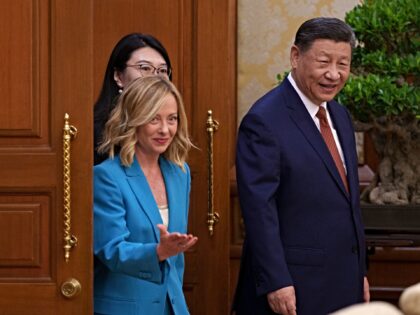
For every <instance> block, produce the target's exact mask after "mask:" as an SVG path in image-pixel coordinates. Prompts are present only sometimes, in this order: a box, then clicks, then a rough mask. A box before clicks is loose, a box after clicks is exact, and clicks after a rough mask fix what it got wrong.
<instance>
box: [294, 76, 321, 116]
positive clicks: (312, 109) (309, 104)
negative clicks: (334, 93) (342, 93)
mask: <svg viewBox="0 0 420 315" xmlns="http://www.w3.org/2000/svg"><path fill="white" fill-rule="evenodd" d="M287 79H288V80H289V82H290V84H291V85H292V86H293V88H294V89H295V90H296V92H297V94H298V95H299V97H300V99H301V100H302V102H303V105H305V107H306V109H307V111H308V113H309V114H310V115H311V117H312V119H314V118H315V115H316V113H317V112H318V110H319V106H318V105H316V104H315V103H314V102H312V101H311V100H310V99H309V98H308V97H307V96H306V95H305V94H303V92H302V91H301V90H300V89H299V87H298V86H297V84H296V81H295V80H294V79H293V77H292V73H291V72H290V73H289V75H288V76H287ZM320 106H322V107H324V108H325V109H327V102H322V103H321V105H320ZM327 112H328V111H327Z"/></svg>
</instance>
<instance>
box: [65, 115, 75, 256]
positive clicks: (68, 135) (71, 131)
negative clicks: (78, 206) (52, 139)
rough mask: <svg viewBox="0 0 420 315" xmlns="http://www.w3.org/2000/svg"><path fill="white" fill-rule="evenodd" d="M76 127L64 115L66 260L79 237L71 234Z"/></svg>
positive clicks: (67, 116)
mask: <svg viewBox="0 0 420 315" xmlns="http://www.w3.org/2000/svg"><path fill="white" fill-rule="evenodd" d="M76 135H77V129H76V127H74V126H72V125H70V124H69V114H67V113H66V114H64V128H63V184H64V185H63V186H64V191H63V199H64V200H63V201H64V246H63V247H64V259H65V261H66V262H68V261H69V259H70V250H71V249H72V248H73V247H74V246H76V245H77V237H76V236H74V235H72V234H71V177H70V167H71V165H70V160H71V155H70V152H71V150H70V148H71V147H70V142H71V140H72V139H74V138H76Z"/></svg>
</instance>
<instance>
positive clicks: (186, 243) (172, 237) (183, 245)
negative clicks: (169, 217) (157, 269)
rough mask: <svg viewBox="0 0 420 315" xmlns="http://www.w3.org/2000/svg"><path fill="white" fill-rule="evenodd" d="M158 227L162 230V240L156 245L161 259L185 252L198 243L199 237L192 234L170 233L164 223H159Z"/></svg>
mask: <svg viewBox="0 0 420 315" xmlns="http://www.w3.org/2000/svg"><path fill="white" fill-rule="evenodd" d="M157 227H158V229H159V232H160V242H159V244H158V246H157V247H156V252H157V255H158V258H159V261H163V260H165V259H167V258H169V257H171V256H175V255H178V254H179V253H182V252H185V251H186V250H188V249H189V248H191V247H192V246H194V244H195V243H197V240H198V238H197V237H196V236H194V235H192V234H181V233H178V232H175V233H169V232H168V230H167V228H166V226H164V225H163V224H158V225H157Z"/></svg>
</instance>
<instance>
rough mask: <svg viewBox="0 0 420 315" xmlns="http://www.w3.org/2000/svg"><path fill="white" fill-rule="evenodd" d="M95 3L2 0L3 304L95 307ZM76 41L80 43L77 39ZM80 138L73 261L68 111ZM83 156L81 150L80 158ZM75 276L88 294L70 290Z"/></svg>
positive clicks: (55, 309) (12, 309)
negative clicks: (66, 205)
mask: <svg viewBox="0 0 420 315" xmlns="http://www.w3.org/2000/svg"><path fill="white" fill-rule="evenodd" d="M91 12H92V9H91V4H90V3H89V1H85V0H78V1H71V2H70V1H64V0H56V1H40V0H33V1H29V0H17V1H2V2H1V4H0V25H1V27H0V28H1V32H0V42H1V46H2V48H3V49H2V50H1V51H0V58H1V60H2V63H1V64H0V71H1V73H2V74H3V75H2V76H1V78H0V87H1V89H2V91H3V94H4V95H3V96H4V97H2V101H1V102H0V112H1V115H0V314H7V315H13V314H25V313H30V314H64V315H66V314H76V312H77V313H79V314H80V313H82V314H88V313H91V312H92V302H91V294H92V285H91V283H92V272H91V270H92V258H91V257H92V250H91V242H92V237H91V224H92V218H91V204H92V197H91V193H92V189H91V166H92V154H91V150H92V149H91V146H92V140H91V134H92V131H91V130H92V126H91V125H92V123H91V121H92V114H91V113H90V111H86V110H85V109H86V108H90V107H91V104H92V102H93V100H92V91H91V90H92V79H90V78H91V77H92V71H91V70H90V69H91V68H92V66H91V58H89V57H90V56H91V54H92V41H91V37H92V32H91V29H92V27H91V23H92V22H91V19H90V14H91ZM75 47H77V49H74V48H75ZM66 112H67V113H69V114H70V119H71V123H72V124H74V125H75V126H77V127H78V129H79V136H78V138H77V140H74V141H73V143H72V153H73V157H74V159H73V160H72V161H71V187H72V191H71V193H72V195H71V206H72V213H71V214H72V220H71V225H72V234H74V235H77V237H78V239H79V242H78V246H77V247H76V248H74V249H73V250H72V252H71V256H70V261H69V262H68V263H66V262H65V261H64V250H63V226H64V222H63V153H62V147H63V144H62V143H63V126H64V113H66ZM75 157H77V158H75ZM69 277H74V278H77V279H78V280H79V281H80V283H81V284H82V294H80V295H79V296H78V297H76V298H74V299H66V298H65V297H64V296H62V295H61V293H60V287H61V284H62V283H63V282H64V281H65V280H66V279H67V278H69Z"/></svg>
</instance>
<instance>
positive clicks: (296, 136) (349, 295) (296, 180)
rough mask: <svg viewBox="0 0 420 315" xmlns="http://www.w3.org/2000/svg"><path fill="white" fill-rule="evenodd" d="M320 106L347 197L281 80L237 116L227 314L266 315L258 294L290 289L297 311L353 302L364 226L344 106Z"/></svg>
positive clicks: (358, 295) (358, 290) (318, 313)
mask: <svg viewBox="0 0 420 315" xmlns="http://www.w3.org/2000/svg"><path fill="white" fill-rule="evenodd" d="M327 106H328V110H329V112H330V115H331V118H332V120H333V122H334V126H335V128H336V130H337V133H338V137H339V140H340V144H341V146H342V149H343V153H344V157H345V162H346V167H347V178H348V183H349V187H350V194H348V193H347V192H346V190H345V187H344V185H343V183H342V181H341V179H340V175H339V173H338V171H337V169H336V167H335V165H334V161H333V159H332V157H331V155H330V153H329V151H328V148H327V146H326V144H325V142H324V140H323V138H322V136H321V133H320V132H319V130H318V128H317V127H316V125H315V123H314V121H313V120H312V118H311V116H310V115H309V113H308V111H307V109H306V107H305V106H304V104H303V102H302V101H301V99H300V98H299V96H298V94H297V92H296V91H295V90H294V88H293V87H292V85H291V84H290V82H289V80H288V79H285V80H284V81H283V82H282V84H281V85H280V86H278V87H276V88H275V89H273V90H272V91H270V92H269V93H267V94H266V95H265V96H263V97H262V98H261V99H260V100H258V101H257V102H256V103H255V104H254V106H253V107H252V108H251V109H250V111H249V112H248V114H247V115H246V116H245V118H244V119H243V121H242V123H241V126H240V129H239V134H238V143H237V160H236V167H237V182H238V193H239V198H240V205H241V210H242V214H243V218H244V222H245V229H246V233H245V234H246V237H245V242H244V246H243V254H242V260H241V269H240V275H239V281H238V287H237V291H236V296H235V301H234V309H236V310H237V314H238V315H242V314H250V315H251V314H252V315H256V314H258V315H263V314H274V313H273V312H272V311H271V310H270V308H269V306H268V302H267V296H266V295H267V293H269V292H272V291H275V290H277V289H279V288H282V287H286V286H291V285H293V286H294V287H295V290H296V298H297V313H298V314H299V315H307V314H308V315H325V314H327V313H329V312H332V311H334V310H337V309H339V308H341V307H344V306H346V305H349V304H353V303H356V302H360V301H362V297H363V277H364V274H365V242H364V229H363V225H362V220H361V213H360V206H359V184H358V174H357V156H356V147H355V139H354V130H353V126H352V122H351V118H350V115H349V113H348V112H347V110H346V109H345V108H344V107H342V106H341V105H340V104H338V103H336V102H335V101H331V102H328V104H327Z"/></svg>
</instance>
